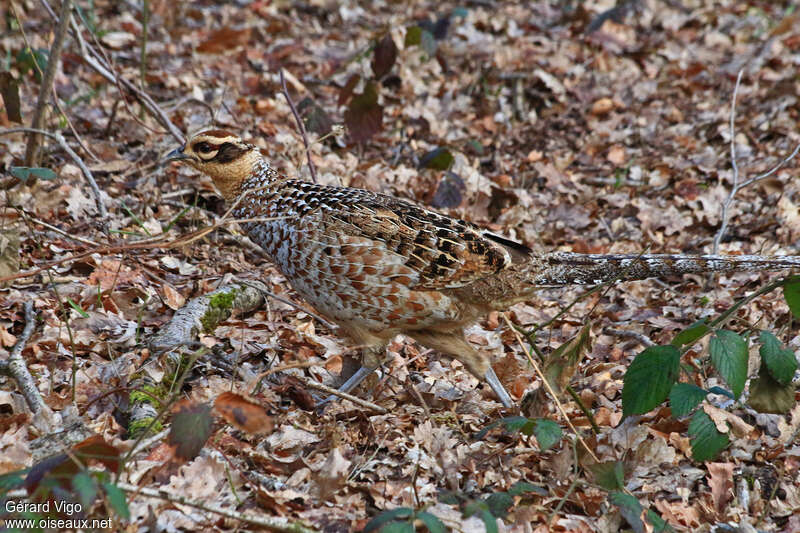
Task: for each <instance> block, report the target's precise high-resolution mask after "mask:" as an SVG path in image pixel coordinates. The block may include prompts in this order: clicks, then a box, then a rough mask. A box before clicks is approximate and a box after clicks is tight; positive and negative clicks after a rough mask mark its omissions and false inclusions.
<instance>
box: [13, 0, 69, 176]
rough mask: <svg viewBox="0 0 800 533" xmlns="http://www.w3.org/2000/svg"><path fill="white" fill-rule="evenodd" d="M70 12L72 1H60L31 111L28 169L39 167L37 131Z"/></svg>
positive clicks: (40, 139) (41, 120)
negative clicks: (54, 29)
mask: <svg viewBox="0 0 800 533" xmlns="http://www.w3.org/2000/svg"><path fill="white" fill-rule="evenodd" d="M71 10H72V0H61V11H60V12H59V15H58V19H57V20H56V31H55V37H54V38H53V45H52V46H51V47H50V54H49V55H48V56H47V58H48V59H47V67H46V68H45V71H44V75H43V76H42V85H41V87H40V88H39V99H38V100H37V102H36V108H35V109H34V111H33V120H31V129H30V130H29V131H28V146H27V147H26V148H25V165H26V166H29V167H38V166H39V147H40V146H41V144H42V134H41V133H40V132H39V131H38V130H41V129H42V126H43V124H44V115H45V108H46V107H47V100H48V99H49V98H50V92H51V87H52V86H53V80H54V79H55V77H56V70H58V63H59V61H60V60H61V47H62V46H63V45H64V38H65V37H66V35H67V26H68V22H69V19H70V11H71Z"/></svg>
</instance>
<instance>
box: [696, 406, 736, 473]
mask: <svg viewBox="0 0 800 533" xmlns="http://www.w3.org/2000/svg"><path fill="white" fill-rule="evenodd" d="M688 433H689V442H690V444H691V445H692V457H693V458H694V460H695V461H698V462H704V461H708V460H709V459H713V458H714V457H716V455H717V454H718V453H719V452H721V451H722V450H724V449H725V448H727V447H728V445H729V444H730V443H731V439H730V437H728V434H727V433H720V432H719V431H718V430H717V426H715V425H714V421H713V420H711V417H710V416H708V415H707V414H706V412H705V411H697V412H696V413H695V414H694V415H692V420H691V421H690V422H689V430H688Z"/></svg>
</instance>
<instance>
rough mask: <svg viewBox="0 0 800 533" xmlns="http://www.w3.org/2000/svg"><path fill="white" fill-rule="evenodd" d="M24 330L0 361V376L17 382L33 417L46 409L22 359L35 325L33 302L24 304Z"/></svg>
mask: <svg viewBox="0 0 800 533" xmlns="http://www.w3.org/2000/svg"><path fill="white" fill-rule="evenodd" d="M24 309H25V328H24V329H23V330H22V335H20V336H19V339H18V340H17V343H16V344H15V345H14V347H13V348H12V349H11V353H10V355H9V356H8V359H7V360H5V361H0V374H4V375H6V376H8V377H10V378H13V379H14V380H15V381H16V382H17V386H18V387H19V390H20V392H22V396H24V397H25V401H26V402H27V403H28V407H30V409H31V412H32V413H33V414H34V415H35V414H38V413H39V412H40V411H42V410H44V409H48V407H47V405H46V404H45V403H44V400H43V399H42V395H41V394H40V393H39V388H38V387H37V386H36V382H35V381H34V380H33V376H31V373H30V371H28V366H27V365H26V364H25V359H23V358H22V350H24V349H25V344H27V342H28V339H30V338H31V334H32V333H33V328H34V326H35V325H36V315H35V313H34V311H33V302H31V301H28V302H25V305H24Z"/></svg>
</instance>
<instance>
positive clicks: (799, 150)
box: [739, 143, 800, 189]
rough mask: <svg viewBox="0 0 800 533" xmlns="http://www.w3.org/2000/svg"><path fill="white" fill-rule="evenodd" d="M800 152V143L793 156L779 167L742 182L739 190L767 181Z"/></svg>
mask: <svg viewBox="0 0 800 533" xmlns="http://www.w3.org/2000/svg"><path fill="white" fill-rule="evenodd" d="M798 152H800V143H798V145H797V146H795V147H794V151H792V153H791V154H789V155H788V156H786V158H785V159H784V160H783V161H781V162H780V163H778V164H777V165H775V166H774V167H772V168H771V169H769V170H768V171H766V172H764V173H763V174H759V175H758V176H756V177H755V178H750V179H749V180H747V181H745V182H742V183H741V184H740V185H739V189H744V188H745V187H747V186H748V185H752V184H753V183H756V182H757V181H761V180H763V179H767V178H768V177H770V176H772V175H773V174H775V173H776V172H777V171H778V170H780V169H781V168H782V167H783V165H785V164H786V163H788V162H789V161H791V160H792V159H794V158H795V156H796V155H797V153H798Z"/></svg>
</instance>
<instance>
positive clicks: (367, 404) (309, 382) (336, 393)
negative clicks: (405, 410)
mask: <svg viewBox="0 0 800 533" xmlns="http://www.w3.org/2000/svg"><path fill="white" fill-rule="evenodd" d="M300 380H301V381H302V382H303V383H304V384H305V385H306V386H307V387H310V388H312V389H317V390H318V391H322V392H327V393H328V394H333V395H334V396H338V397H339V398H344V399H345V400H350V401H351V402H353V403H354V404H356V405H360V406H361V407H366V408H367V409H371V410H373V411H375V412H376V413H380V414H382V415H385V414H387V413H388V412H389V411H387V410H386V409H384V408H383V407H381V406H380V405H378V404H374V403H372V402H368V401H367V400H362V399H361V398H359V397H358V396H353V395H352V394H347V393H346V392H342V391H340V390H338V389H334V388H332V387H328V386H327V385H323V384H322V383H319V382H318V381H314V380H312V379H308V378H300Z"/></svg>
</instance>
